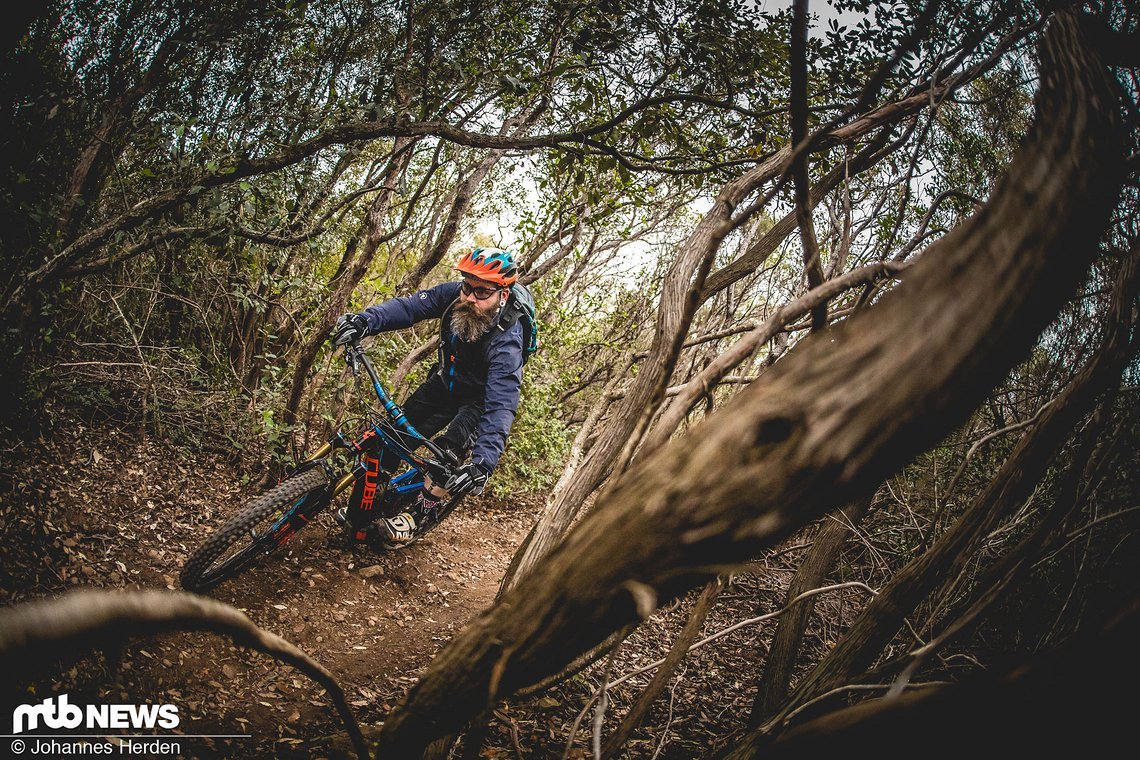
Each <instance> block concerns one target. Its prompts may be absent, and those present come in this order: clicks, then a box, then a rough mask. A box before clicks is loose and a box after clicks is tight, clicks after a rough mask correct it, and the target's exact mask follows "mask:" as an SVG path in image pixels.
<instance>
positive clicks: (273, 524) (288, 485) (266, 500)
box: [180, 467, 328, 592]
mask: <svg viewBox="0 0 1140 760" xmlns="http://www.w3.org/2000/svg"><path fill="white" fill-rule="evenodd" d="M327 491H328V476H327V475H326V474H325V470H324V468H323V467H312V468H310V469H308V470H304V471H303V472H300V473H298V474H296V475H294V476H293V477H291V478H289V479H288V480H284V481H282V482H281V483H278V484H277V485H276V486H274V487H273V488H271V489H270V490H268V491H266V492H265V493H263V494H262V495H261V496H258V497H257V498H256V499H254V500H253V501H251V502H250V503H249V504H248V505H247V506H246V507H245V508H244V509H242V510H241V511H240V512H238V513H237V514H236V515H234V516H233V517H231V518H230V519H229V520H228V521H226V523H225V524H224V525H222V527H221V528H219V529H218V530H217V531H216V532H215V533H214V534H213V535H211V536H210V537H209V538H208V539H206V542H205V543H204V544H202V546H201V547H199V549H198V550H197V551H196V552H194V553H193V554H191V555H190V559H188V560H186V566H185V567H184V568H183V570H182V576H181V578H180V580H181V583H182V588H184V589H186V590H187V591H196V592H199V591H206V590H208V589H211V588H213V587H214V586H216V585H218V584H219V583H221V582H222V581H224V580H225V579H227V578H231V577H233V576H235V575H237V574H238V573H239V572H241V571H242V570H243V569H245V567H246V566H247V565H248V564H249V563H250V562H252V561H253V560H254V559H255V558H257V557H259V556H263V555H265V554H269V553H270V552H272V551H273V550H274V549H276V548H277V547H278V546H280V545H281V544H283V543H285V542H286V541H287V540H289V538H291V537H292V535H293V533H295V532H296V530H297V529H298V527H300V526H303V525H304V524H305V523H306V522H308V520H309V518H310V517H312V516H313V515H314V514H315V513H316V512H317V511H318V509H317V507H318V504H319V502H322V501H327V500H328V494H327ZM319 506H324V504H319Z"/></svg>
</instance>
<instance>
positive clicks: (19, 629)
mask: <svg viewBox="0 0 1140 760" xmlns="http://www.w3.org/2000/svg"><path fill="white" fill-rule="evenodd" d="M172 631H210V632H212V633H218V634H221V635H223V636H228V637H229V638H230V639H232V640H233V641H234V643H236V644H238V645H240V646H244V647H248V648H250V649H253V650H254V651H257V652H262V653H264V654H267V655H269V656H270V657H273V658H275V659H277V660H280V661H281V662H284V663H286V664H288V665H292V666H293V667H295V668H297V669H298V670H300V671H301V672H302V673H304V674H305V675H307V676H308V677H309V678H312V679H313V680H314V681H316V682H317V683H319V684H320V685H321V686H322V687H324V689H325V691H327V692H328V694H329V697H331V698H332V701H333V704H334V705H335V706H336V709H337V712H339V713H340V716H341V719H342V720H343V721H344V725H345V728H347V729H348V733H349V736H351V737H352V743H353V746H354V747H355V748H356V753H357V755H358V756H359V757H361V758H367V757H368V748H367V746H366V745H365V743H364V736H363V735H362V734H361V732H360V725H359V724H358V723H357V722H356V717H355V716H354V715H353V714H352V708H351V707H349V705H348V699H347V698H346V697H345V694H344V691H343V690H342V689H341V688H340V685H339V684H338V683H337V682H336V678H334V677H333V674H332V673H330V672H329V671H328V670H326V669H325V667H324V666H323V665H321V664H320V663H319V662H317V661H316V660H314V659H312V658H311V657H309V656H308V655H307V654H305V653H304V652H302V651H301V650H300V649H298V648H297V647H295V646H293V645H292V644H291V643H289V642H288V641H286V640H285V639H283V638H281V637H280V636H277V635H276V634H273V633H269V632H267V631H263V630H262V629H260V628H258V627H257V626H256V625H254V624H253V622H252V621H251V620H250V619H249V618H248V617H246V616H245V615H244V614H243V613H241V612H239V611H237V610H236V609H234V608H233V607H231V606H229V605H228V604H223V603H222V602H218V601H215V600H213V599H208V598H206V597H202V596H196V595H194V594H185V593H182V592H180V591H175V592H166V591H133V592H123V593H117V592H116V593H108V592H103V591H74V592H72V593H70V594H67V595H65V596H63V597H60V598H58V599H49V600H45V601H39V602H31V603H28V604H21V605H17V606H16V607H11V608H8V609H6V610H3V611H0V657H2V658H3V659H4V661H5V662H6V663H7V667H6V672H7V673H9V676H11V674H13V673H16V672H23V671H25V670H34V669H35V668H36V667H39V666H42V665H43V664H45V663H48V662H52V661H54V660H57V659H58V658H59V656H60V653H61V652H67V651H76V650H86V649H89V648H91V647H93V646H98V645H102V644H107V643H109V644H114V643H118V642H122V641H125V640H127V639H130V638H134V637H137V636H150V635H154V634H157V633H169V632H172Z"/></svg>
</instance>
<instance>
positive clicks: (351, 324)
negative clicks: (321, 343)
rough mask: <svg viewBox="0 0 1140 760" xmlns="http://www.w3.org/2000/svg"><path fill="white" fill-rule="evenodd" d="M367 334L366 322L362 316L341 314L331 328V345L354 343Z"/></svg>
mask: <svg viewBox="0 0 1140 760" xmlns="http://www.w3.org/2000/svg"><path fill="white" fill-rule="evenodd" d="M367 334H368V320H367V319H365V318H364V315H363V314H342V315H341V316H340V318H339V319H337V321H336V327H335V328H333V334H332V338H333V344H334V345H336V346H343V345H345V344H347V343H355V342H356V341H358V340H360V339H361V338H363V337H364V336H365V335H367Z"/></svg>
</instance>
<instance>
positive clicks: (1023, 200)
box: [381, 15, 1124, 757]
mask: <svg viewBox="0 0 1140 760" xmlns="http://www.w3.org/2000/svg"><path fill="white" fill-rule="evenodd" d="M1041 71H1042V89H1041V90H1040V92H1039V93H1038V96H1037V113H1039V114H1044V115H1047V116H1046V117H1045V118H1042V119H1041V120H1039V121H1038V122H1037V123H1036V124H1035V125H1034V127H1033V129H1032V130H1031V131H1030V134H1029V135H1028V137H1027V141H1026V144H1025V148H1024V149H1023V151H1022V152H1021V153H1020V154H1019V156H1018V157H1017V159H1016V160H1015V161H1014V162H1013V164H1012V166H1011V167H1010V171H1009V173H1008V175H1007V176H1006V177H1005V178H1004V179H1003V180H1002V181H1001V182H999V183H998V185H997V187H996V188H995V190H994V193H993V195H992V197H991V198H990V201H989V202H988V203H987V205H986V206H985V207H984V208H983V209H982V211H981V212H980V213H979V214H978V215H977V216H975V217H973V218H972V219H970V220H968V221H967V222H966V223H964V224H963V225H961V226H960V227H959V228H957V229H956V230H954V231H953V232H951V233H950V234H949V235H947V236H946V237H944V238H942V239H941V240H940V241H938V242H937V243H936V244H935V245H934V246H933V247H932V249H931V251H930V252H929V255H927V256H924V257H923V260H922V261H920V262H919V263H917V264H916V265H915V266H914V267H913V268H912V269H911V270H910V272H911V274H910V275H909V276H908V277H907V278H906V279H905V280H904V282H903V284H902V286H900V287H898V288H896V289H895V290H893V291H892V292H890V293H888V294H886V295H885V296H884V297H883V298H882V299H881V300H880V301H879V302H877V303H876V304H875V305H874V306H873V307H872V308H869V309H867V310H865V311H863V312H861V313H859V314H856V315H855V316H854V317H852V318H851V319H850V320H848V321H846V322H844V323H842V324H840V325H838V326H837V327H836V328H835V329H833V330H830V331H827V332H825V333H822V334H818V335H814V336H811V337H809V338H808V339H807V340H805V341H803V342H801V343H800V344H799V346H797V349H796V350H795V351H794V352H793V353H792V354H791V355H789V356H787V357H785V359H784V360H783V361H781V362H780V363H778V364H777V365H776V366H775V367H774V368H773V369H772V370H771V371H770V372H769V373H767V374H766V376H765V377H764V378H763V379H762V380H761V381H759V382H757V383H754V384H753V385H751V386H749V387H748V388H747V389H745V390H744V391H742V392H741V393H739V394H737V396H736V397H735V398H734V399H733V400H732V401H731V402H730V403H729V404H727V405H726V406H725V407H724V408H722V409H721V410H719V411H718V412H716V413H714V414H712V415H710V416H709V417H708V418H707V419H706V420H705V421H703V422H702V423H701V424H699V425H698V426H696V427H695V428H694V429H693V431H692V432H691V433H690V434H689V435H687V436H686V437H685V438H684V439H682V440H680V441H675V442H673V443H671V444H669V445H667V446H666V447H664V448H662V449H660V450H659V451H658V452H657V453H656V454H654V455H653V456H651V457H648V458H646V459H645V460H643V461H640V462H639V463H637V464H636V465H635V466H634V467H633V469H631V470H630V471H629V472H628V473H627V474H626V476H625V477H624V478H622V480H621V481H620V482H618V483H616V484H615V486H614V487H613V488H612V489H611V490H610V491H608V492H607V493H606V494H603V495H602V497H600V498H599V500H598V505H597V508H596V509H594V510H593V511H592V512H591V514H590V515H588V516H587V517H586V518H584V519H583V520H582V521H581V522H579V523H578V524H577V525H576V526H575V528H574V529H573V530H572V531H571V532H570V533H569V535H568V536H567V537H566V539H565V541H563V542H562V544H561V545H560V546H559V547H558V548H557V549H556V550H555V551H554V552H553V553H552V554H550V555H549V556H548V557H547V559H546V561H544V562H543V563H541V564H540V565H538V566H536V567H535V568H534V569H533V570H532V571H531V572H530V573H528V574H527V575H526V576H524V580H523V581H522V582H521V583H520V584H519V585H518V586H517V587H516V588H514V589H513V590H512V591H509V592H508V593H506V594H504V595H503V596H502V597H501V598H500V600H499V601H498V603H497V604H496V605H495V606H494V607H492V608H491V609H490V610H488V611H487V612H485V613H484V614H482V615H481V616H480V617H479V618H477V619H476V620H475V621H473V622H472V623H471V624H470V625H469V626H468V627H467V628H466V629H465V630H464V631H463V632H461V633H460V634H459V635H458V636H456V637H455V638H454V639H453V640H452V641H451V643H450V644H449V645H448V647H446V648H445V649H444V650H443V651H442V652H441V653H440V654H439V655H437V657H436V658H435V660H434V662H433V663H432V665H431V667H430V668H429V670H428V671H427V673H425V675H424V676H423V678H422V679H421V680H420V681H419V682H418V683H417V684H416V686H415V687H413V689H412V691H411V692H410V693H409V694H408V695H407V697H406V698H405V700H404V701H403V702H402V704H401V705H400V706H399V707H398V708H397V709H395V710H394V711H393V712H392V713H391V714H390V715H389V716H388V719H387V720H386V721H385V724H384V730H383V733H382V735H381V747H382V750H383V751H384V752H386V753H391V756H393V757H417V756H419V755H421V754H422V752H423V750H424V748H425V747H426V746H427V745H428V744H429V743H430V742H431V740H432V739H434V738H435V737H437V736H441V735H445V734H447V733H449V732H452V731H454V730H455V729H456V728H457V727H459V726H462V725H463V724H464V723H465V722H466V721H467V720H469V719H470V718H471V717H472V716H474V715H476V714H478V713H479V711H480V710H482V709H483V708H484V707H485V706H486V705H487V703H488V702H491V701H494V700H496V699H499V698H500V697H504V696H507V695H509V694H511V693H514V692H515V691H517V690H519V689H520V688H523V687H525V686H526V685H528V684H532V683H535V682H537V681H540V680H542V679H543V678H545V677H546V676H548V675H550V674H553V673H556V672H558V671H559V670H560V669H562V668H563V667H564V666H565V665H566V664H567V663H568V662H570V661H572V660H573V659H574V658H575V657H577V656H578V655H579V654H581V653H582V652H585V651H587V650H589V649H590V648H592V647H593V646H595V645H597V644H598V642H600V641H602V640H603V639H605V638H606V636H608V635H609V634H610V633H611V632H612V631H615V630H617V629H619V628H621V627H623V626H625V625H627V624H629V623H631V622H636V621H637V620H639V619H643V617H644V616H645V615H646V614H648V612H649V611H650V609H651V608H652V606H653V602H654V600H656V602H658V603H660V602H663V601H667V600H671V599H673V598H676V597H677V596H678V595H679V594H682V593H684V592H685V591H687V590H689V589H691V588H693V587H694V586H697V585H700V584H703V583H707V582H708V581H710V580H711V579H712V578H713V577H715V576H716V575H718V574H720V573H722V572H724V571H726V570H729V569H731V568H733V567H736V566H737V565H739V564H740V563H742V562H744V561H746V560H748V559H749V558H751V557H754V556H755V555H756V554H757V553H758V552H759V551H760V550H761V549H763V548H765V547H768V546H771V545H773V544H775V543H776V542H777V541H779V540H780V539H782V538H783V537H785V536H787V535H789V534H790V533H791V532H792V531H793V530H795V529H796V528H798V527H799V526H802V525H804V524H806V523H807V522H808V521H810V520H812V519H814V518H816V517H818V516H819V515H820V514H822V513H824V512H825V511H827V510H829V509H834V508H835V507H837V506H839V505H840V504H844V503H848V502H850V501H851V500H853V499H856V498H860V497H863V496H866V495H867V494H868V493H869V492H870V491H871V490H872V489H873V488H874V487H875V485H877V484H878V483H880V482H882V481H883V480H884V479H886V478H887V477H888V476H889V475H891V474H892V473H893V472H896V471H897V470H898V469H900V468H901V467H903V466H904V465H905V464H906V463H908V462H909V461H910V460H911V459H912V457H913V456H914V455H915V454H916V453H917V452H919V451H921V450H923V449H924V448H926V447H928V446H931V445H934V444H935V443H936V442H938V441H939V440H941V439H942V438H943V437H944V436H945V435H946V434H947V433H949V432H950V431H951V430H953V429H954V428H955V427H957V426H958V425H960V424H961V422H962V421H963V420H965V419H966V417H967V416H968V415H969V413H970V412H971V410H972V409H974V408H975V407H976V405H977V404H978V403H980V401H981V400H982V399H983V398H984V397H985V395H986V393H988V391H989V390H990V389H991V388H992V387H993V386H994V385H996V384H997V383H998V382H999V381H1000V380H1001V378H1003V377H1004V376H1005V375H1006V373H1007V372H1008V371H1009V369H1010V368H1011V367H1012V366H1014V365H1015V364H1016V362H1017V361H1018V360H1019V359H1021V358H1022V357H1023V356H1025V354H1026V353H1027V352H1028V350H1029V349H1030V347H1031V346H1032V345H1033V344H1034V342H1035V340H1036V338H1037V336H1038V335H1039V333H1040V331H1041V330H1042V329H1043V328H1044V326H1045V325H1047V324H1048V322H1049V321H1050V320H1051V319H1052V317H1053V316H1054V315H1055V314H1056V312H1057V310H1058V309H1059V308H1060V306H1061V305H1062V304H1063V303H1064V302H1065V300H1066V299H1067V298H1068V296H1069V295H1070V294H1071V293H1072V291H1073V289H1074V287H1075V286H1076V283H1077V282H1079V281H1080V280H1081V277H1082V275H1083V273H1084V272H1085V270H1086V268H1087V266H1088V263H1089V257H1088V255H1087V252H1088V251H1090V250H1092V249H1093V248H1094V244H1095V242H1096V240H1097V238H1098V237H1099V236H1100V234H1101V232H1102V231H1103V229H1104V226H1105V223H1106V221H1107V218H1108V215H1109V212H1110V210H1111V209H1112V208H1113V206H1114V204H1115V200H1116V197H1117V193H1118V191H1119V189H1120V186H1121V182H1122V177H1121V173H1120V171H1121V167H1122V165H1123V157H1124V147H1123V136H1122V129H1121V125H1120V122H1119V117H1118V113H1117V108H1118V100H1117V99H1116V97H1115V94H1114V90H1113V89H1112V85H1111V83H1110V80H1109V78H1108V76H1107V74H1106V72H1105V70H1104V67H1103V66H1102V65H1100V64H1099V62H1098V61H1096V60H1094V59H1093V57H1092V56H1091V54H1089V53H1088V52H1087V51H1086V50H1085V49H1084V47H1083V45H1082V44H1081V42H1080V40H1079V39H1078V34H1077V31H1076V25H1075V22H1074V20H1073V18H1072V17H1070V16H1068V15H1065V16H1062V17H1059V18H1058V20H1057V22H1056V23H1055V24H1054V25H1053V26H1052V28H1051V29H1050V31H1049V33H1048V34H1047V35H1046V37H1045V44H1044V45H1043V50H1042V67H1041ZM725 200H726V198H725V197H724V195H723V194H722V197H721V202H722V203H723V202H724V201H725ZM712 226H713V229H710V223H709V222H706V223H705V224H703V225H701V227H700V229H698V231H697V233H695V234H696V235H697V240H698V241H709V240H710V237H711V233H713V232H715V227H716V225H712ZM693 242H696V241H693ZM693 247H697V246H693ZM687 253H690V254H691V253H692V250H691V249H690V250H689V251H688V252H687ZM682 255H685V252H683V253H682ZM698 258H700V257H699V256H698ZM689 271H691V270H689ZM698 279H699V277H698ZM698 288H699V283H698ZM669 326H670V325H669V324H666V325H663V327H666V328H667V327H669ZM667 334H670V335H672V331H670V332H669V333H667ZM642 405H643V404H642ZM596 448H597V447H595V449H596Z"/></svg>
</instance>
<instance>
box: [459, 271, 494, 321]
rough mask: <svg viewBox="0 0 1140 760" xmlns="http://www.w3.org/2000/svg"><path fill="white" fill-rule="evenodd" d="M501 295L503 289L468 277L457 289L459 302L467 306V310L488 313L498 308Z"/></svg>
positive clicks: (476, 278) (491, 283)
mask: <svg viewBox="0 0 1140 760" xmlns="http://www.w3.org/2000/svg"><path fill="white" fill-rule="evenodd" d="M502 294H503V289H502V288H501V287H500V286H498V285H496V284H495V283H493V282H487V281H486V280H481V279H479V278H478V277H471V276H470V275H468V276H465V277H464V278H463V286H462V287H461V288H460V289H459V302H460V303H461V304H468V306H467V308H468V309H472V310H474V311H479V312H489V311H493V310H495V309H498V308H499V304H500V302H501V301H502Z"/></svg>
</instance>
